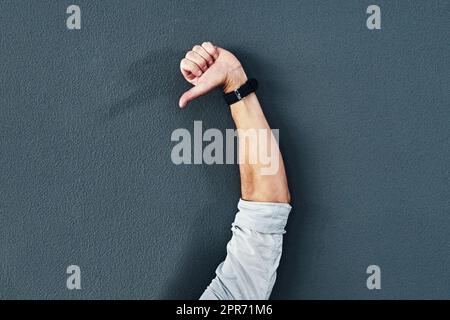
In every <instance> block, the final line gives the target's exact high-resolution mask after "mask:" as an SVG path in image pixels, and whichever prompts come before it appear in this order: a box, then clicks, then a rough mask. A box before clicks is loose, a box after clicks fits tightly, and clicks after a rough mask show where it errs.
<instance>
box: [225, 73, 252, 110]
mask: <svg viewBox="0 0 450 320" xmlns="http://www.w3.org/2000/svg"><path fill="white" fill-rule="evenodd" d="M256 89H258V81H256V79H249V80H247V82H246V83H244V84H243V85H242V86H241V87H239V88H238V89H236V90H234V91H232V92H229V93H224V94H223V98H224V99H225V101H226V102H227V103H228V105H229V106H231V105H232V104H234V103H236V102H238V101H240V100H242V99H244V98H245V97H246V96H248V95H249V94H250V93H252V92H255V91H256Z"/></svg>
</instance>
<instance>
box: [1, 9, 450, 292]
mask: <svg viewBox="0 0 450 320" xmlns="http://www.w3.org/2000/svg"><path fill="white" fill-rule="evenodd" d="M72 3H75V4H78V5H79V6H80V7H81V10H82V29H81V30H79V31H69V30H67V28H66V24H65V20H66V17H67V14H66V12H65V11H66V8H67V6H69V5H70V4H72ZM373 3H375V4H378V5H380V7H381V10H382V30H380V31H369V30H368V29H367V28H366V22H365V21H366V18H367V14H366V13H365V11H366V8H367V6H368V5H370V4H373ZM0 12H1V17H0V99H1V102H0V148H1V149H0V150H1V154H0V297H1V298H64V299H66V298H67V299H87V298H155V299H156V298H197V297H198V296H199V295H200V294H201V292H202V291H203V289H204V288H205V287H206V285H207V284H208V283H209V281H210V280H211V278H212V277H213V275H214V269H215V268H216V266H217V264H218V263H219V262H220V261H221V259H222V258H223V257H224V255H225V245H226V243H227V241H228V239H229V237H230V235H231V234H230V224H231V222H232V220H233V217H234V213H235V208H236V204H237V200H238V198H239V185H238V183H239V180H238V171H237V167H235V166H232V165H223V166H217V165H216V166H206V165H197V166H175V165H173V164H172V163H171V161H170V151H171V148H172V147H173V145H174V144H173V143H171V142H170V134H171V132H172V131H173V130H174V129H176V128H181V127H184V128H188V129H190V128H192V126H193V121H194V120H203V125H204V127H205V128H208V127H214V128H220V129H222V130H225V129H226V128H232V122H231V119H230V116H229V114H228V112H227V107H226V106H224V103H223V102H222V100H221V98H220V95H219V94H218V93H215V94H212V95H209V96H207V97H204V98H202V99H200V100H198V101H197V102H195V103H194V104H193V105H192V106H191V108H189V109H187V110H179V109H178V108H177V102H178V97H179V95H180V94H181V93H182V91H183V90H184V89H186V88H187V87H188V85H187V84H186V83H185V82H184V80H183V79H182V77H181V76H180V74H179V71H178V62H179V59H180V58H181V57H182V56H183V54H184V51H185V50H187V49H189V48H190V47H191V46H192V45H193V44H195V43H197V42H201V41H203V40H205V39H208V40H211V41H213V42H216V43H218V44H220V45H221V46H223V47H226V48H229V49H230V50H232V51H234V52H235V53H236V54H237V55H238V56H239V57H240V58H241V60H242V62H243V63H244V65H245V66H246V68H247V70H248V73H249V74H251V75H253V76H255V77H257V78H258V79H259V81H260V91H259V96H260V98H261V101H262V103H263V105H264V109H265V112H266V114H267V116H268V118H269V121H270V123H271V124H272V126H273V127H275V128H279V129H280V140H281V145H282V149H283V152H284V155H285V160H286V162H287V170H288V174H289V180H290V186H291V189H292V195H293V199H294V201H293V206H294V210H293V211H292V214H291V217H290V221H289V225H288V228H287V231H288V233H287V234H286V238H285V239H286V240H285V246H284V248H285V251H284V256H283V258H282V262H281V267H280V269H279V278H278V282H277V284H276V287H275V289H274V292H273V296H272V297H273V298H290V299H297V298H449V297H450V278H449V277H448V266H449V265H450V251H449V246H450V235H449V228H450V215H449V213H450V203H449V171H450V170H449V169H450V165H449V158H450V143H449V133H450V130H449V119H450V108H449V106H450V104H449V102H450V72H449V71H450V68H449V67H450V50H449V41H448V40H449V38H448V35H449V33H448V30H449V29H450V20H449V14H450V3H449V1H437V0H436V1H365V0H364V1H282V2H277V1H202V2H197V1H185V0H184V1H112V0H110V1H84V0H83V1H81V0H77V1H74V2H72V1H70V2H69V1H16V0H14V1H11V0H10V1H5V0H3V1H1V2H0ZM70 264H76V265H79V266H80V267H81V272H82V280H81V281H82V290H73V291H69V290H67V289H66V286H65V284H66V277H67V275H66V273H65V271H66V267H67V266H68V265H70ZM371 264H377V265H379V266H380V267H381V270H382V289H381V290H379V291H369V290H368V289H367V288H366V277H367V275H366V273H365V270H366V267H367V266H368V265H371Z"/></svg>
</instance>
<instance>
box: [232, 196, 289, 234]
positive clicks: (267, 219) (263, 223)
mask: <svg viewBox="0 0 450 320" xmlns="http://www.w3.org/2000/svg"><path fill="white" fill-rule="evenodd" d="M238 209H239V211H238V213H237V214H236V218H235V219H234V223H233V225H236V226H239V227H243V228H248V229H250V230H254V231H257V232H261V233H285V230H284V227H285V226H286V223H287V219H288V216H289V212H290V211H291V209H292V207H291V206H290V205H289V204H287V203H275V202H256V201H246V200H242V199H240V200H239V203H238Z"/></svg>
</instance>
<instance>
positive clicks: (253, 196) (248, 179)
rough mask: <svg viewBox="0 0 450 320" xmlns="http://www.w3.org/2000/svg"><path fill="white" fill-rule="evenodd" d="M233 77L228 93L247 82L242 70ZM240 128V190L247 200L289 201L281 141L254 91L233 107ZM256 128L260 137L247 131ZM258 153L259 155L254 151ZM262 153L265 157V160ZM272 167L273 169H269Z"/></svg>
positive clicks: (255, 131)
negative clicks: (278, 140)
mask: <svg viewBox="0 0 450 320" xmlns="http://www.w3.org/2000/svg"><path fill="white" fill-rule="evenodd" d="M231 78H232V79H233V80H232V81H230V83H227V84H226V86H225V89H224V91H225V92H229V91H232V90H234V89H236V88H238V87H240V86H241V85H242V84H243V83H245V82H246V81H247V77H246V75H245V73H244V71H243V70H235V71H234V74H233V76H232V77H231ZM230 109H231V115H232V118H233V120H234V123H235V125H236V128H237V129H238V130H237V131H238V140H239V146H240V147H239V154H240V164H239V170H240V176H241V193H242V198H243V199H244V200H249V201H261V202H281V203H289V202H290V194H289V189H288V184H287V178H286V173H285V168H284V163H283V158H282V155H281V152H280V149H279V146H278V143H277V141H276V139H275V137H274V135H273V134H272V131H271V128H270V126H269V124H268V123H267V120H266V117H265V116H264V113H263V111H262V108H261V105H260V103H259V101H258V98H257V96H256V94H255V93H252V94H250V95H248V96H247V97H245V98H244V99H242V100H240V101H239V102H237V103H235V104H233V105H231V106H230ZM249 130H250V131H253V132H254V133H255V134H256V136H257V139H251V138H250V137H252V135H250V134H248V133H249ZM255 152H257V155H255V154H254V153H255ZM262 156H265V158H266V159H265V160H268V159H269V163H267V161H263V159H262ZM269 168H270V170H269Z"/></svg>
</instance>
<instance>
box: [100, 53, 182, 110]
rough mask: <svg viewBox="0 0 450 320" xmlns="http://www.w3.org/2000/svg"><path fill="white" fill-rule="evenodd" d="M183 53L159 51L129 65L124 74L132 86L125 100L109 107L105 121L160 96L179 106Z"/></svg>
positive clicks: (120, 100)
mask: <svg viewBox="0 0 450 320" xmlns="http://www.w3.org/2000/svg"><path fill="white" fill-rule="evenodd" d="M183 55H184V53H183V52H182V51H175V50H173V49H167V48H164V49H158V50H155V51H151V52H149V53H148V54H147V55H146V56H145V57H144V58H142V59H139V60H137V61H135V62H134V63H132V64H131V65H130V66H129V67H128V69H127V71H126V80H127V82H128V83H130V84H131V85H133V86H134V87H135V89H134V91H133V92H132V93H131V94H129V95H128V96H127V97H125V98H122V99H119V100H118V101H116V102H114V103H113V104H112V105H108V113H107V115H106V116H107V118H109V119H114V118H116V117H117V116H119V115H121V114H123V113H124V112H126V111H128V110H132V109H135V108H137V107H138V106H141V105H144V104H148V103H149V102H151V101H154V100H157V99H159V98H161V97H164V98H169V99H171V100H173V101H174V105H177V104H178V98H179V97H178V94H179V93H180V92H183V89H185V84H184V80H183V78H182V77H180V71H179V63H180V59H181V57H183ZM174 92H177V94H175V95H174V94H173V93H174Z"/></svg>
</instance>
